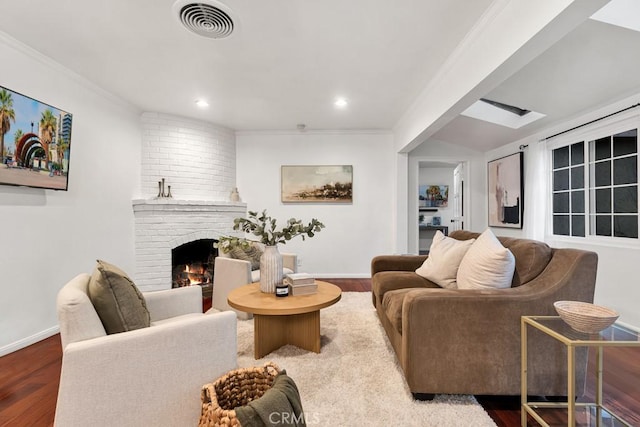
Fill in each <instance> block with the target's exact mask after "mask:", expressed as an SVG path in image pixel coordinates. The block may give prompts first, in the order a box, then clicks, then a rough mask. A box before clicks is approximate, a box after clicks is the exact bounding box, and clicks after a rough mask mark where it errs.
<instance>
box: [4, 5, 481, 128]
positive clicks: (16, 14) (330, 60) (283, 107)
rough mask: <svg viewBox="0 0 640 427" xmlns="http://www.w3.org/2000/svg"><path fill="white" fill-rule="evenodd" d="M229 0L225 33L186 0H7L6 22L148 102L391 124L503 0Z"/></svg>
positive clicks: (139, 103)
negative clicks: (229, 26) (209, 25)
mask: <svg viewBox="0 0 640 427" xmlns="http://www.w3.org/2000/svg"><path fill="white" fill-rule="evenodd" d="M221 1H222V2H223V3H224V4H226V5H227V6H228V7H230V8H231V9H232V10H233V12H234V15H235V17H237V20H238V24H239V28H238V30H237V31H236V32H235V33H234V35H233V36H232V37H230V38H228V39H223V40H213V39H207V38H204V37H201V36H197V35H195V34H193V33H190V32H188V31H187V30H186V29H185V28H183V27H182V26H181V25H180V24H179V23H178V20H177V18H176V17H175V16H174V15H173V13H172V5H173V3H174V0H108V1H97V0H90V1H89V0H59V1H51V0H30V1H16V0H0V10H1V11H2V12H1V13H0V29H2V31H4V32H5V33H7V34H9V35H10V36H12V37H13V38H15V39H17V40H19V41H21V42H23V43H25V44H26V45H28V46H30V47H32V48H34V49H36V50H37V51H39V52H41V53H43V54H45V55H47V56H49V57H51V58H53V59H54V60H56V61H57V62H59V63H61V64H63V65H64V66H66V67H68V68H70V69H71V70H73V71H75V72H76V73H78V74H80V75H82V76H84V77H85V78H87V79H89V80H91V81H93V82H94V83H96V84H97V85H99V86H101V87H102V88H104V89H106V90H108V91H110V92H112V93H114V94H116V95H117V96H119V97H121V98H123V99H125V100H126V101H128V102H129V103H131V104H133V105H134V106H136V107H138V108H139V109H140V110H143V111H157V112H163V113H169V114H177V115H183V116H188V117H193V118H198V119H203V120H207V121H211V122H214V123H217V124H221V125H224V126H228V127H230V128H233V129H236V130H263V129H279V130H281V129H296V125H297V124H299V123H304V124H306V125H307V129H391V128H392V127H393V125H394V124H396V122H397V121H398V119H399V118H400V116H401V115H402V114H403V113H404V112H405V111H406V110H407V108H408V107H409V105H410V104H411V102H412V101H413V100H414V99H415V97H416V96H417V94H418V93H419V92H420V90H421V89H422V88H423V87H424V86H425V85H426V83H427V82H428V81H429V79H430V78H431V77H432V76H433V75H434V74H435V72H436V71H437V70H438V68H439V67H440V66H441V65H442V63H443V62H444V60H445V59H446V58H447V56H448V55H449V54H450V52H451V51H452V50H453V49H454V48H455V46H456V45H457V44H458V43H459V42H460V41H461V40H462V38H463V37H464V35H465V34H466V33H467V32H468V31H469V30H470V28H471V27H472V26H473V25H474V23H475V22H476V21H477V20H478V19H479V17H480V16H481V15H482V13H483V12H484V11H485V9H486V8H488V7H489V5H490V4H491V3H492V1H493V0H474V1H468V0H448V1H441V0H402V1H400V2H389V1H387V0H349V1H344V0H322V1H313V0H295V1H290V0H270V1H262V0H255V1H241V0H221ZM338 96H343V97H345V98H347V99H348V100H349V102H350V103H349V106H348V107H347V108H345V109H343V110H338V109H336V108H334V106H333V101H334V100H335V98H336V97H338ZM197 98H204V99H206V100H207V101H208V102H209V104H210V107H209V108H208V109H206V110H198V109H197V108H196V106H195V100H196V99H197Z"/></svg>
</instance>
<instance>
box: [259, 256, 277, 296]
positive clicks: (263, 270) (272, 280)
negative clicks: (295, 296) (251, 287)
mask: <svg viewBox="0 0 640 427" xmlns="http://www.w3.org/2000/svg"><path fill="white" fill-rule="evenodd" d="M281 283H282V254H281V253H280V251H278V247H277V246H267V247H265V249H264V252H263V253H262V256H261V257H260V290H261V291H262V292H266V293H270V294H274V293H275V292H276V285H279V284H281Z"/></svg>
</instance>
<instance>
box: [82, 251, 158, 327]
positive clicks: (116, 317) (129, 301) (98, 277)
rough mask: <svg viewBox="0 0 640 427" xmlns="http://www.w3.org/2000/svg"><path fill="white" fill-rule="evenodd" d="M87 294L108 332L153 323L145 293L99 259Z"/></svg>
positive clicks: (110, 265) (114, 267) (146, 325)
mask: <svg viewBox="0 0 640 427" xmlns="http://www.w3.org/2000/svg"><path fill="white" fill-rule="evenodd" d="M87 293H88V295H89V299H91V303H92V304H93V306H94V307H95V309H96V312H97V313H98V317H100V320H101V321H102V324H103V326H104V329H105V331H106V332H107V334H115V333H119V332H126V331H132V330H134V329H140V328H145V327H148V326H149V325H150V323H151V317H150V316H149V310H147V304H146V302H145V300H144V297H143V296H142V293H140V291H139V290H138V288H137V287H136V285H135V284H134V283H133V281H132V280H131V279H130V278H129V276H127V274H126V273H125V272H124V271H122V270H121V269H119V268H118V267H116V266H115V265H113V264H109V263H108V262H105V261H102V260H98V264H97V265H96V268H95V269H94V271H93V274H92V275H91V279H90V280H89V287H88V292H87Z"/></svg>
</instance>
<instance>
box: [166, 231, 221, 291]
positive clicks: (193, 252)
mask: <svg viewBox="0 0 640 427" xmlns="http://www.w3.org/2000/svg"><path fill="white" fill-rule="evenodd" d="M214 242H215V240H213V239H200V240H194V241H192V242H188V243H185V244H183V245H180V246H178V247H177V248H174V249H172V250H171V267H172V272H173V278H172V284H171V287H172V288H181V287H183V286H194V285H198V286H201V287H202V297H203V298H204V299H211V296H212V294H213V268H214V265H215V258H216V256H218V249H216V248H214V247H213V244H214Z"/></svg>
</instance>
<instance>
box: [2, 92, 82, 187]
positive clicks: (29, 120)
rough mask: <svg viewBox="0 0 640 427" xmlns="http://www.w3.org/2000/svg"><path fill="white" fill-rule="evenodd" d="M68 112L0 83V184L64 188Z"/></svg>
mask: <svg viewBox="0 0 640 427" xmlns="http://www.w3.org/2000/svg"><path fill="white" fill-rule="evenodd" d="M72 122H73V116H72V114H71V113H69V112H67V111H64V110H61V109H59V108H56V107H53V106H51V105H49V104H45V103H43V102H41V101H38V100H35V99H33V98H31V97H28V96H26V95H22V94H21V93H18V92H15V91H13V90H11V89H7V88H6V87H2V86H0V160H1V163H2V164H1V165H0V184H5V185H18V186H26V187H36V188H45V189H51V190H67V189H68V184H69V159H70V151H71V125H72Z"/></svg>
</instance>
